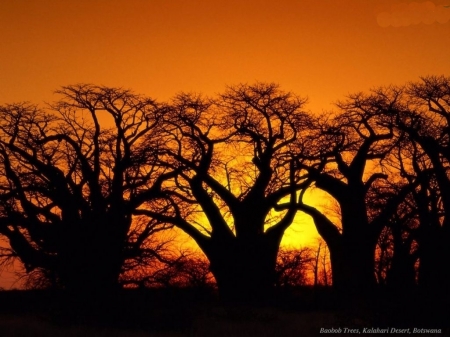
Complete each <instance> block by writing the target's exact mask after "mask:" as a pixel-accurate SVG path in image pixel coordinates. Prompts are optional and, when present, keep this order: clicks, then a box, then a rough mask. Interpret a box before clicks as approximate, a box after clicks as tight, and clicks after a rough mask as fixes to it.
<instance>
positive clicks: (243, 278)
mask: <svg viewBox="0 0 450 337" xmlns="http://www.w3.org/2000/svg"><path fill="white" fill-rule="evenodd" d="M206 254H207V256H208V258H209V261H210V263H211V271H212V273H213V274H214V276H215V278H216V281H217V285H218V288H219V292H220V296H221V297H222V299H223V300H225V301H232V302H236V301H237V302H264V301H267V300H270V299H271V296H272V294H273V290H274V285H275V264H276V258H277V254H278V242H276V240H274V239H270V238H269V237H267V235H264V234H262V235H260V236H258V237H255V238H245V239H243V238H234V239H233V240H232V242H229V243H228V244H227V245H223V244H222V245H221V244H216V245H212V246H211V249H210V250H209V251H208V252H206Z"/></svg>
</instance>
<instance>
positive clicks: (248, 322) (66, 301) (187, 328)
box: [0, 288, 450, 337]
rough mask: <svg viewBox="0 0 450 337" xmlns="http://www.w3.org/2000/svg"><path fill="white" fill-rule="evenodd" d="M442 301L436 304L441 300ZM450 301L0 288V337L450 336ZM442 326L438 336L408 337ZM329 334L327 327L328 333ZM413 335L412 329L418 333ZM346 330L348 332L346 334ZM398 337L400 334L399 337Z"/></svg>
mask: <svg viewBox="0 0 450 337" xmlns="http://www.w3.org/2000/svg"><path fill="white" fill-rule="evenodd" d="M439 302H440V303H439ZM448 304H449V302H448V300H447V299H439V300H431V299H430V298H427V296H426V295H421V296H420V295H418V294H413V295H411V294H410V295H408V296H404V297H403V298H399V297H398V296H396V295H393V294H390V293H388V292H385V291H380V292H379V293H377V294H374V295H373V296H372V298H371V299H370V300H367V299H366V300H364V301H358V300H354V301H352V303H342V301H341V302H339V301H337V300H336V299H335V298H334V296H333V294H332V293H331V291H330V289H319V290H314V289H311V288H298V289H295V290H291V291H284V292H279V293H278V294H277V295H276V296H275V299H274V300H273V301H271V303H270V304H267V303H266V304H259V305H255V304H253V305H250V304H243V303H240V304H236V303H234V304H230V303H224V302H222V301H219V300H218V297H217V295H216V294H215V293H214V292H211V291H205V290H193V289H152V290H149V289H147V290H124V291H122V292H120V293H114V294H110V295H109V296H103V297H101V296H79V295H77V296H74V295H70V294H67V293H64V292H58V291H1V292H0V336H1V337H12V336H14V337H19V336H20V337H22V336H24V337H25V336H36V337H41V336H42V337H44V336H46V337H47V336H64V337H72V336H73V337H75V336H83V337H91V336H100V337H102V336H108V337H115V336H117V337H122V336H130V337H144V336H167V337H172V336H173V337H178V336H205V337H206V336H208V337H209V336H218V337H221V336H223V337H225V336H236V337H239V336H258V337H266V336H267V337H269V336H270V337H272V336H283V337H289V336H296V337H298V336H316V335H322V336H323V335H325V334H323V333H322V334H320V330H321V328H324V329H331V328H335V329H339V328H340V329H341V333H327V334H326V335H327V336H337V335H344V334H345V335H356V334H357V333H356V331H355V332H354V333H350V332H349V331H348V330H347V331H345V330H344V328H348V329H350V328H351V329H359V330H358V331H359V334H364V335H365V336H378V335H380V336H381V334H372V333H365V332H364V328H380V329H386V328H389V329H392V328H396V329H402V328H406V329H410V330H409V331H410V333H411V334H413V335H414V336H450V329H449V327H450V319H449V317H450V316H449V311H450V310H449V309H450V306H449V305H448ZM414 328H416V329H419V328H431V329H441V333H440V334H432V333H413V332H414ZM328 331H330V330H328ZM416 331H417V330H416ZM345 332H347V333H345ZM396 335H398V336H400V335H404V334H400V333H397V334H396Z"/></svg>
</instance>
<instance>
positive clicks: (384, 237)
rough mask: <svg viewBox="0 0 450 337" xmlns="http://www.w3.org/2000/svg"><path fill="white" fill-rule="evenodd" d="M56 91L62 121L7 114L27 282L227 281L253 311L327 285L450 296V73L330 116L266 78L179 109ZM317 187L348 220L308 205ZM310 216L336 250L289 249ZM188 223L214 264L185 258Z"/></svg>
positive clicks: (46, 114) (2, 224)
mask: <svg viewBox="0 0 450 337" xmlns="http://www.w3.org/2000/svg"><path fill="white" fill-rule="evenodd" d="M58 94H59V95H60V96H61V97H62V98H61V100H59V101H58V102H56V103H54V104H52V105H50V106H49V108H48V109H47V110H43V109H39V108H38V107H36V106H34V105H31V104H28V103H20V104H11V105H5V106H2V107H0V113H1V116H2V119H1V121H0V235H2V236H3V237H5V238H7V240H8V242H9V244H10V247H6V248H4V247H2V248H1V250H0V260H1V262H0V263H3V264H7V263H10V262H11V261H12V260H11V259H13V258H18V259H20V261H21V262H22V263H23V265H24V267H25V269H26V271H27V273H28V279H27V281H26V282H27V283H26V284H27V285H28V287H38V288H47V287H63V288H72V289H88V288H89V289H100V288H105V287H106V288H114V287H116V286H118V285H123V286H130V287H181V286H188V287H213V286H214V285H215V282H217V287H218V289H219V292H220V293H221V295H222V296H223V297H224V298H226V299H232V300H255V299H264V298H265V297H268V296H270V294H271V291H272V290H273V288H274V286H278V287H282V286H288V287H289V286H296V285H302V284H305V283H306V282H307V281H306V280H307V278H308V277H309V276H308V275H311V277H312V279H311V280H312V282H313V283H314V284H315V285H319V284H322V285H329V284H332V285H333V287H334V288H336V289H337V290H339V291H340V292H341V293H342V294H351V293H355V292H356V294H354V295H356V297H358V296H360V295H364V294H365V293H367V292H369V291H371V290H373V289H375V285H376V284H377V283H378V284H380V285H384V286H386V287H390V288H392V289H397V290H402V291H404V292H407V291H409V289H411V288H413V287H414V286H415V284H416V283H418V284H419V286H420V287H422V288H424V289H426V290H427V291H428V290H433V291H434V292H435V293H436V294H439V293H441V294H442V293H443V291H444V290H445V289H447V288H448V280H449V279H450V269H449V268H447V267H446V266H447V264H448V262H449V261H450V245H449V244H448V243H449V242H450V229H449V228H450V224H449V221H450V220H449V217H447V216H446V213H447V212H448V211H449V208H450V165H449V160H450V148H449V146H450V144H449V142H450V78H448V77H444V76H428V77H424V78H422V79H421V81H418V82H413V83H408V84H406V85H404V86H401V87H394V86H388V87H384V88H378V89H374V90H372V91H370V92H369V93H357V94H353V95H350V96H348V97H347V98H346V99H345V100H343V101H341V102H339V103H337V111H335V112H327V113H323V114H321V115H315V116H314V115H312V114H309V113H306V112H305V111H304V106H305V103H306V100H305V99H303V98H300V97H298V96H296V95H294V94H292V93H287V92H283V91H282V90H281V89H280V88H279V87H278V86H277V85H274V84H264V83H257V84H254V85H244V84H242V85H238V86H235V87H230V88H228V89H227V90H226V91H225V92H224V93H223V94H220V95H217V96H216V97H214V98H205V97H202V96H201V95H196V94H186V93H181V94H179V95H177V96H176V97H175V98H174V99H173V100H172V101H171V102H170V103H168V104H158V103H156V102H155V101H153V100H152V99H149V98H146V97H143V96H139V95H136V94H133V93H132V92H130V91H127V90H122V89H112V88H106V87H97V86H91V85H77V86H69V87H64V88H62V89H61V90H60V91H58ZM100 119H102V125H100V122H99V120H100ZM312 188H315V189H319V190H321V191H322V192H324V193H325V194H327V195H329V196H330V197H331V199H333V200H334V202H335V203H336V205H337V208H338V209H337V210H336V212H335V213H336V214H333V215H330V214H327V213H326V212H325V211H324V210H322V209H321V208H320V207H317V205H307V204H305V203H304V194H305V192H306V191H307V190H309V189H312ZM299 211H301V212H303V213H306V214H308V215H309V216H311V217H312V219H313V221H314V223H315V225H316V228H317V230H318V232H319V234H320V235H321V236H322V238H323V240H324V242H323V243H320V244H319V245H318V247H317V249H316V250H314V251H312V250H310V249H300V250H298V251H286V250H280V249H279V246H280V242H281V239H282V236H283V234H284V231H285V230H286V229H287V228H288V227H289V226H290V225H291V223H292V222H293V220H294V217H295V216H296V215H297V214H298V213H299ZM336 219H338V220H337V221H336ZM173 227H177V228H178V229H181V230H182V231H184V232H185V233H186V234H187V235H189V236H190V237H191V238H192V239H193V240H194V241H195V242H196V243H197V244H198V246H199V247H200V249H201V250H202V251H203V253H204V255H205V256H206V259H207V260H205V259H204V258H203V257H202V258H200V257H198V256H196V255H192V254H190V253H189V254H187V253H186V252H181V253H180V252H178V251H176V250H175V248H174V245H173V244H172V242H171V241H172V238H171V237H170V235H169V234H168V233H169V232H167V230H168V229H171V228H173ZM328 250H329V251H328ZM328 253H329V254H328ZM328 256H329V257H328ZM328 258H329V260H328ZM329 264H331V268H332V272H330V268H329ZM330 278H332V280H330ZM214 280H215V281H214Z"/></svg>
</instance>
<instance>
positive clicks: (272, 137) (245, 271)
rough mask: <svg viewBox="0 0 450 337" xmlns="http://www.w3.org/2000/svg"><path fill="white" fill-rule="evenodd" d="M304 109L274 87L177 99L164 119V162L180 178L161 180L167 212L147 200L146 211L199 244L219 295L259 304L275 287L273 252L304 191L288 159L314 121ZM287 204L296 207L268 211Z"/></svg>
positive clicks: (299, 100)
mask: <svg viewBox="0 0 450 337" xmlns="http://www.w3.org/2000/svg"><path fill="white" fill-rule="evenodd" d="M304 104H305V100H304V99H302V98H299V97H297V96H295V95H293V94H291V93H285V92H283V91H281V90H280V89H279V88H278V87H277V86H276V85H273V84H256V85H253V86H249V85H240V86H237V87H231V88H229V89H228V90H227V91H226V92H225V93H224V94H222V95H219V97H218V98H217V99H215V100H210V99H206V98H202V97H200V96H196V95H189V94H180V95H178V96H177V97H176V98H175V99H174V100H173V102H172V104H171V110H170V112H169V113H168V114H166V115H165V117H166V118H165V130H166V135H165V139H166V142H165V144H164V147H161V151H162V154H161V155H160V157H159V158H162V161H161V164H160V165H166V166H168V167H171V168H172V169H174V170H175V169H179V170H181V171H182V172H180V174H179V175H178V176H177V177H176V178H175V179H173V181H172V185H170V186H169V184H166V189H165V192H166V197H165V200H166V202H167V200H168V201H169V202H170V205H171V207H170V210H169V211H168V212H166V213H162V212H158V211H156V210H155V206H154V204H149V205H148V210H142V213H143V214H147V215H149V216H151V217H154V218H156V219H158V220H160V221H162V222H169V223H171V224H173V225H175V226H178V227H179V228H181V229H182V230H183V231H185V232H186V233H187V234H188V235H190V236H191V237H192V238H193V239H194V240H195V241H196V242H197V244H198V245H199V247H200V248H201V249H202V250H203V252H204V253H205V255H206V256H207V258H208V260H209V261H210V263H211V271H212V273H213V274H214V276H215V279H216V280H217V284H218V288H219V290H220V292H221V294H222V295H223V297H224V298H229V299H231V298H233V299H244V298H247V299H257V298H263V297H265V296H268V294H269V293H270V290H271V289H272V288H273V285H274V282H275V264H276V257H277V252H278V247H279V244H280V241H281V238H282V236H283V233H284V231H285V229H286V228H287V227H288V226H289V225H290V224H291V223H292V221H293V219H294V216H295V214H296V212H297V209H296V207H295V201H296V200H295V199H296V193H297V191H298V190H300V189H302V188H303V187H304V186H305V184H304V183H303V182H302V181H303V180H304V179H303V178H302V177H301V176H300V175H298V174H297V172H298V166H296V164H295V162H294V158H295V151H301V149H302V145H301V144H302V142H303V138H304V134H305V133H307V132H308V129H309V124H310V117H309V116H308V115H307V114H306V113H305V112H304V111H303V106H304ZM283 198H288V199H289V200H290V203H291V205H292V206H291V207H288V209H287V211H282V212H274V208H275V207H276V205H277V204H278V203H279V202H280V201H281V200H282V199H283ZM201 217H202V218H201ZM200 219H201V220H200ZM200 221H203V222H202V223H200Z"/></svg>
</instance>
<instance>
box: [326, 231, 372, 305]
mask: <svg viewBox="0 0 450 337" xmlns="http://www.w3.org/2000/svg"><path fill="white" fill-rule="evenodd" d="M340 241H341V242H340V243H339V244H333V245H330V246H329V247H328V248H329V250H330V259H331V268H332V279H333V288H334V289H335V290H336V291H337V292H338V294H340V295H341V296H342V297H343V298H344V300H349V299H351V298H353V299H357V298H361V299H362V298H365V297H366V296H367V295H369V294H370V292H371V291H372V290H373V289H374V287H375V284H376V279H375V265H374V263H375V262H374V254H375V244H374V243H373V242H372V241H369V240H362V239H360V238H358V237H345V236H343V237H342V238H341V240H340Z"/></svg>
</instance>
